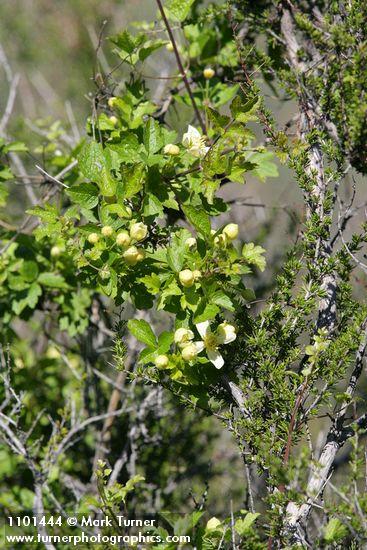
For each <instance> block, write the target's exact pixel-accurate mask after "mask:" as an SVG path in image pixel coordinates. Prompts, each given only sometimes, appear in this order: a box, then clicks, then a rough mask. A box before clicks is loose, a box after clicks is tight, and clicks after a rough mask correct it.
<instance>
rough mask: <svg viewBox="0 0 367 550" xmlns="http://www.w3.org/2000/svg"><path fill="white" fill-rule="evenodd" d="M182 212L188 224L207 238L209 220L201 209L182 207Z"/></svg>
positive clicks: (209, 228)
mask: <svg viewBox="0 0 367 550" xmlns="http://www.w3.org/2000/svg"><path fill="white" fill-rule="evenodd" d="M181 208H182V211H183V213H184V214H185V216H186V217H187V219H188V220H189V222H190V223H191V224H192V225H193V226H194V227H195V229H197V231H198V232H199V233H201V234H202V235H204V236H205V237H208V236H209V235H210V231H211V225H210V218H209V216H208V214H207V213H206V211H205V210H204V208H203V207H200V206H190V205H188V204H185V205H182V207H181Z"/></svg>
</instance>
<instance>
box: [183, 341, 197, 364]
mask: <svg viewBox="0 0 367 550" xmlns="http://www.w3.org/2000/svg"><path fill="white" fill-rule="evenodd" d="M197 354H198V350H197V349H196V346H195V345H194V344H187V346H185V347H184V348H183V349H182V351H181V355H182V359H183V360H184V361H193V360H194V359H195V358H196V356H197Z"/></svg>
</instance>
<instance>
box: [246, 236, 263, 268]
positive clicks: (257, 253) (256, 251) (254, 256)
mask: <svg viewBox="0 0 367 550" xmlns="http://www.w3.org/2000/svg"><path fill="white" fill-rule="evenodd" d="M264 252H266V250H265V249H264V248H263V247H262V246H256V245H255V244H254V243H247V244H244V245H243V248H242V256H243V257H244V258H245V260H246V262H247V263H249V264H254V265H256V266H257V267H258V268H259V269H260V271H264V269H265V266H266V260H265V258H264V257H263V254H264Z"/></svg>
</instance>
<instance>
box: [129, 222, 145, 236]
mask: <svg viewBox="0 0 367 550" xmlns="http://www.w3.org/2000/svg"><path fill="white" fill-rule="evenodd" d="M147 233H148V228H147V226H146V225H145V223H143V222H139V223H133V224H132V226H131V228H130V237H131V238H132V239H135V240H136V241H142V240H143V239H145V237H146V236H147Z"/></svg>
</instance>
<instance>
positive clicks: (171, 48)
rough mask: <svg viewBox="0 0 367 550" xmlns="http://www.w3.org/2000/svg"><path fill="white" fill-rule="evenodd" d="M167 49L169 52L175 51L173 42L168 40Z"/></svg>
mask: <svg viewBox="0 0 367 550" xmlns="http://www.w3.org/2000/svg"><path fill="white" fill-rule="evenodd" d="M166 50H167V52H173V44H172V42H168V44H166Z"/></svg>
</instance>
